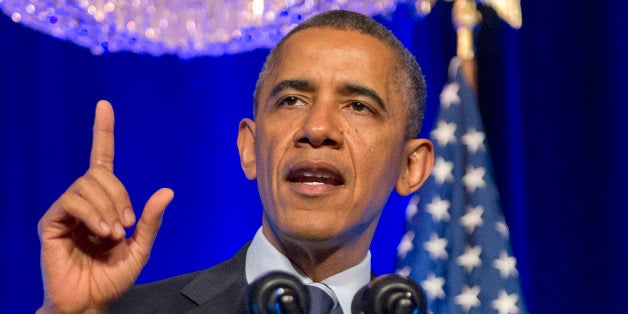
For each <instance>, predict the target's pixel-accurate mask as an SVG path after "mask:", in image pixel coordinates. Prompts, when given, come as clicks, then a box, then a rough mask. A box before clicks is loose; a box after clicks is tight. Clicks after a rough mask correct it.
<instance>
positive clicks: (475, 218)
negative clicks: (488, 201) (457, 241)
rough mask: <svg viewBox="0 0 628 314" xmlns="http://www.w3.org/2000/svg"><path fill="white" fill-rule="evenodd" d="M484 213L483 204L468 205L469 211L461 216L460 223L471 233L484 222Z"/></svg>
mask: <svg viewBox="0 0 628 314" xmlns="http://www.w3.org/2000/svg"><path fill="white" fill-rule="evenodd" d="M482 214H484V207H482V205H478V206H475V207H468V208H467V213H466V214H464V216H462V217H461V218H460V224H461V225H462V226H463V227H465V229H466V230H467V232H468V233H469V234H471V233H473V231H475V228H477V227H479V226H481V225H482V224H484V220H483V219H482Z"/></svg>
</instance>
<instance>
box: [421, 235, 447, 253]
mask: <svg viewBox="0 0 628 314" xmlns="http://www.w3.org/2000/svg"><path fill="white" fill-rule="evenodd" d="M448 243H449V242H448V241H447V239H445V238H439V237H438V235H437V234H436V233H432V234H431V235H430V240H429V241H427V242H425V243H423V248H424V249H425V250H426V251H428V252H429V253H430V257H431V258H432V259H434V260H435V259H439V258H440V259H443V260H446V259H447V258H448V257H449V254H447V251H446V250H445V248H446V247H447V244H448Z"/></svg>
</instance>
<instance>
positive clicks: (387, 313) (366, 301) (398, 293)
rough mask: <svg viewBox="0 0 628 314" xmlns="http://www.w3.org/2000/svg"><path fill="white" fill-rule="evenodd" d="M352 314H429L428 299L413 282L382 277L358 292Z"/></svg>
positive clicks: (400, 278) (394, 277)
mask: <svg viewBox="0 0 628 314" xmlns="http://www.w3.org/2000/svg"><path fill="white" fill-rule="evenodd" d="M351 313H354V314H356V313H364V314H409V313H417V314H427V298H426V297H425V292H423V289H421V287H419V285H418V284H417V283H416V282H414V281H413V280H411V279H408V278H405V277H401V276H398V275H392V274H388V275H382V276H379V277H377V278H375V279H373V280H372V281H371V282H370V283H368V284H367V285H366V286H364V287H362V289H360V290H358V292H357V293H356V294H355V296H354V297H353V302H351Z"/></svg>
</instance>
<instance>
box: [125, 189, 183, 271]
mask: <svg viewBox="0 0 628 314" xmlns="http://www.w3.org/2000/svg"><path fill="white" fill-rule="evenodd" d="M173 198H174V192H173V191H172V190H171V189H168V188H162V189H159V190H157V192H155V193H153V195H152V196H151V197H150V198H149V199H148V201H147V202H146V205H144V211H143V212H142V217H140V220H139V221H138V223H137V226H136V227H135V233H134V234H133V237H132V241H133V242H134V243H133V244H134V245H135V246H136V249H139V250H141V252H142V253H143V254H142V255H144V256H146V259H148V254H149V253H150V250H151V248H152V246H153V242H155V237H157V231H159V227H161V221H162V217H163V214H164V211H165V209H166V206H168V204H170V202H171V201H172V199H173Z"/></svg>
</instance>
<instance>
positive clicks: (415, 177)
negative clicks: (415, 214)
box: [395, 139, 434, 196]
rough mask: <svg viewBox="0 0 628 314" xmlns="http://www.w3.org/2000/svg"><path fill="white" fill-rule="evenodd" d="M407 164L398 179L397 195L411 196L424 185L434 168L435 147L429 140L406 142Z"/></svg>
mask: <svg viewBox="0 0 628 314" xmlns="http://www.w3.org/2000/svg"><path fill="white" fill-rule="evenodd" d="M404 154H405V156H406V162H405V165H404V167H403V169H401V174H400V175H399V178H398V179H397V184H396V186H395V187H396V188H397V193H399V195H402V196H406V195H410V194H411V193H413V192H415V191H416V190H418V189H419V187H421V185H423V183H424V182H425V180H427V178H428V177H429V175H430V172H432V168H433V167H434V147H433V145H432V142H430V141H429V140H427V139H412V140H409V141H407V142H406V147H405V150H404Z"/></svg>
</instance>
